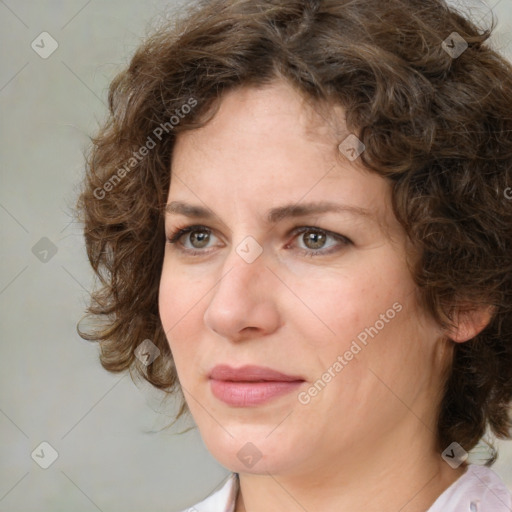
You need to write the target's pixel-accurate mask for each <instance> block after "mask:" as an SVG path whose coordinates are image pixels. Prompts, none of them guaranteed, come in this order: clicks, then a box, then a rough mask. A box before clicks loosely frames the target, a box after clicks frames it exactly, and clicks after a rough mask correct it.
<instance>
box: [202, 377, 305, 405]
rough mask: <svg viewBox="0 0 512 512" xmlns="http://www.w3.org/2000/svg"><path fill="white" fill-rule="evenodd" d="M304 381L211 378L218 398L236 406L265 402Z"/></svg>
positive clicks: (213, 390)
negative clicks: (251, 380) (236, 380)
mask: <svg viewBox="0 0 512 512" xmlns="http://www.w3.org/2000/svg"><path fill="white" fill-rule="evenodd" d="M302 383H303V381H291V382H289V381H286V382H285V381H265V382H233V381H227V380H214V379H211V380H210V384H211V390H212V393H213V394H214V396H215V397H216V398H218V399H219V400H222V401H223V402H225V403H226V404H228V405H232V406H234V407H250V406H254V405H261V404H264V403H266V402H268V401H270V400H272V399H273V398H276V397H278V396H280V395H284V394H287V393H291V392H292V391H295V390H296V389H297V388H298V387H299V386H300V385H301V384H302Z"/></svg>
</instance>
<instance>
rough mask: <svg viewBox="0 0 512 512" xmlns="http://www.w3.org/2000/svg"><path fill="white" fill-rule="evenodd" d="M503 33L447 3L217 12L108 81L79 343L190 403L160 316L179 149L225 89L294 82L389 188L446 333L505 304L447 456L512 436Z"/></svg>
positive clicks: (459, 372)
mask: <svg viewBox="0 0 512 512" xmlns="http://www.w3.org/2000/svg"><path fill="white" fill-rule="evenodd" d="M495 24H496V20H495V19H493V20H492V22H491V24H490V25H491V26H490V27H487V28H482V27H481V26H479V25H477V24H476V23H474V22H472V21H470V20H469V19H467V18H466V17H465V16H464V15H462V14H461V13H459V12H458V11H456V10H455V9H454V8H452V7H449V6H448V5H447V4H446V3H445V2H444V0H387V1H385V2H384V1H382V0H358V1H353V0H325V1H314V0H309V1H308V0H213V1H201V2H195V3H193V4H192V5H189V6H188V7H187V9H186V10H183V12H182V16H180V17H178V18H176V19H175V20H174V21H173V22H171V23H169V24H166V25H165V26H163V27H161V28H159V29H158V30H157V31H156V32H155V33H153V34H152V35H151V36H149V37H148V38H147V39H146V40H145V42H144V43H143V44H142V45H141V46H140V47H139V48H138V50H137V51H136V53H135V55H134V56H133V58H132V60H131V62H130V64H129V66H128V67H127V69H125V70H124V71H122V72H121V73H120V74H118V75H117V76H116V78H115V79H114V80H113V81H112V83H111V86H110V90H109V110H110V113H109V118H108V121H107V122H106V123H105V124H104V125H103V127H102V128H101V129H100V131H99V133H98V135H97V136H96V137H95V138H94V139H93V144H92V147H91V151H90V153H89V154H88V157H87V169H86V177H85V179H84V182H83V186H82V190H81V191H80V196H79V198H78V201H77V212H79V218H80V220H81V221H82V222H83V223H84V235H85V243H86V248H87V254H88V258H89V261H90V263H91V265H92V268H93V269H94V271H95V273H96V274H97V275H98V277H99V278H100V283H101V285H100V287H99V288H97V289H96V290H95V291H94V293H93V294H92V298H91V304H90V306H89V307H88V309H87V313H88V315H94V316H95V317H97V318H98V317H99V318H102V319H103V320H104V321H103V324H102V327H101V328H99V329H96V330H94V331H93V332H89V333H85V332H82V331H81V330H80V328H79V327H78V330H79V333H80V336H82V338H84V339H88V340H94V341H99V342H100V347H101V356H100V358H101V363H102V365H103V367H104V368H105V369H107V370H109V371H111V372H120V371H123V370H125V369H130V372H132V370H135V372H136V374H137V375H139V373H140V375H142V376H143V377H144V378H145V379H146V380H147V381H149V382H150V383H151V384H152V385H153V386H155V387H157V388H159V389H162V390H165V391H166V392H168V393H170V394H178V395H180V396H181V398H182V399H183V395H182V392H181V389H180V386H179V382H178V380H177V375H176V371H175V367H174V363H173V359H172V355H171V352H170V349H169V345H168V343H167V340H166V336H165V333H164V330H163V328H162V325H161V322H160V317H159V311H158V291H159V281H160V275H161V269H162V262H163V255H164V244H165V235H164V222H163V218H164V216H163V208H164V206H165V203H166V194H167V191H168V189H169V186H170V179H171V172H170V162H171V155H172V151H173V146H174V143H175V141H176V137H177V135H178V134H179V133H180V132H182V131H184V130H193V129H195V128H198V127H201V126H203V125H204V124H205V123H207V122H208V121H209V120H210V119H211V118H212V116H213V115H214V114H215V112H216V109H217V108H218V106H219V100H220V99H221V97H222V95H223V93H224V92H226V91H228V90H230V89H233V88H236V87H239V86H253V87H258V86H262V85H264V84H269V83H271V82H273V81H275V80H276V79H285V80H287V81H289V82H290V83H291V84H293V85H294V86H295V87H296V89H297V90H298V91H300V92H301V93H302V94H303V95H304V96H305V97H306V98H309V100H310V101H311V102H312V103H314V104H317V105H320V104H324V105H325V104H330V105H333V104H339V105H341V106H342V107H343V108H344V109H345V114H346V124H347V127H348V129H349V130H350V131H351V132H354V133H357V134H358V137H359V138H360V139H361V141H362V142H363V143H364V144H365V146H366V149H365V151H364V152H363V153H362V155H361V157H360V158H361V160H362V162H363V164H364V165H365V166H366V167H367V168H368V169H370V170H372V171H373V172H376V173H378V174H379V175H381V176H383V177H385V178H386V179H388V180H389V181H390V182H391V183H392V185H393V209H394V212H395V215H396V217H397V219H398V220H399V221H400V223H401V224H402V225H403V227H404V229H405V231H406V233H407V235H408V237H409V239H410V241H411V242H412V243H413V244H414V246H416V247H417V248H418V251H419V252H418V254H420V257H419V259H418V260H417V262H416V263H414V266H412V267H411V272H412V274H413V278H414V280H415V282H416V284H417V286H418V293H419V295H420V298H421V302H422V305H423V306H424V308H425V309H426V311H428V312H429V313H430V314H431V315H432V316H433V317H434V318H435V319H436V320H437V321H438V323H439V325H440V326H443V327H448V326H452V325H454V322H455V318H456V314H457V312H460V311H463V310H464V311H467V310H471V309H472V308H477V307H479V306H482V305H491V306H492V307H493V308H494V309H493V315H492V318H491V320H490V322H489V324H488V325H487V326H486V327H485V328H484V329H483V330H482V331H481V332H480V333H479V334H478V335H477V336H475V337H474V338H472V339H471V340H469V341H467V342H465V343H454V351H453V361H452V366H451V371H450V374H449V375H447V377H446V383H445V387H444V390H443V392H444V396H443V397H442V400H441V403H440V407H439V417H438V429H437V438H438V443H439V447H440V448H441V449H443V448H444V447H446V446H448V445H449V444H450V443H451V442H452V441H454V440H456V441H457V442H458V443H459V444H460V445H462V446H463V447H464V448H465V449H466V450H467V451H469V450H470V449H472V448H473V447H475V445H476V444H477V443H478V442H479V440H480V439H481V438H482V437H483V435H484V434H485V432H486V429H487V428H488V427H489V428H490V430H491V431H492V433H493V434H494V435H496V436H497V437H499V438H503V439H504V438H510V436H511V432H510V428H511V426H512V423H511V418H510V404H511V401H512V201H511V200H510V195H507V193H506V191H507V190H509V191H510V190H511V189H510V186H511V185H512V66H511V64H510V63H509V62H508V61H507V60H506V59H505V58H503V57H502V56H501V55H500V54H499V53H497V52H496V51H495V50H493V49H492V48H491V47H490V46H489V44H488V41H487V40H488V38H489V36H490V34H491V33H492V31H493V30H494V27H495ZM454 33H456V34H454ZM185 106H187V108H185ZM145 339H150V340H151V341H152V342H153V343H154V344H155V345H156V346H157V347H158V348H159V350H160V353H161V357H158V358H156V359H155V360H154V361H153V362H152V364H150V365H148V366H145V365H143V364H141V363H140V361H138V359H137V358H136V357H135V354H134V352H135V349H136V348H137V347H138V346H139V344H140V343H141V342H142V340H145ZM185 410H186V404H185V402H184V400H183V401H182V405H181V409H180V411H179V414H178V416H180V415H181V414H182V413H183V412H184V411H185ZM495 458H496V453H494V454H493V455H492V456H491V458H490V459H489V460H487V465H491V464H492V463H493V462H494V460H495Z"/></svg>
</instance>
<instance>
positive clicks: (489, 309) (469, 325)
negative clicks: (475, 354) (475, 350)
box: [447, 306, 495, 343]
mask: <svg viewBox="0 0 512 512" xmlns="http://www.w3.org/2000/svg"><path fill="white" fill-rule="evenodd" d="M494 311H495V308H494V307H493V306H481V307H479V308H476V309H471V310H461V311H459V312H457V313H456V315H455V326H454V327H453V328H451V329H449V330H448V331H447V334H448V336H449V337H450V339H451V340H452V341H455V342H456V343H463V342H465V341H468V340H470V339H472V338H474V337H475V336H476V335H477V334H479V333H480V332H482V331H483V330H484V329H485V328H486V327H487V325H489V322H490V321H491V319H492V317H493V314H494Z"/></svg>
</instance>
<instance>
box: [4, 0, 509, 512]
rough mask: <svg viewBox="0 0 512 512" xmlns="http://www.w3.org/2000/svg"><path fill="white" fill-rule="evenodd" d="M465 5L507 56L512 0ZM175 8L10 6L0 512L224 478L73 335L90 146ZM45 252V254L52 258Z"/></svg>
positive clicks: (197, 492) (162, 503)
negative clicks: (116, 89)
mask: <svg viewBox="0 0 512 512" xmlns="http://www.w3.org/2000/svg"><path fill="white" fill-rule="evenodd" d="M457 3H458V4H459V5H465V6H468V5H470V6H471V12H472V15H473V16H474V17H475V18H477V19H478V18H481V17H488V15H489V12H490V9H493V10H494V13H495V14H496V15H497V17H498V19H499V20H500V24H499V27H498V30H497V32H496V35H495V38H494V43H493V44H494V45H495V47H497V48H498V49H500V50H501V51H502V52H503V53H504V54H506V55H507V56H508V57H509V58H512V0H501V1H499V0H489V1H488V2H487V3H484V2H483V1H480V0H474V1H473V0H472V1H471V3H468V2H467V1H465V2H462V1H459V2H457ZM176 5H177V3H176V2H170V1H157V0H152V1H151V0H137V1H121V0H90V1H86V0H70V1H67V2H64V1H58V0H47V1H39V2H37V3H36V2H29V1H28V0H19V1H15V0H6V1H0V48H1V50H0V51H1V55H2V63H3V65H2V67H1V69H0V105H1V113H2V114H1V118H0V119H1V121H0V129H1V139H0V140H1V151H0V170H1V171H0V172H1V186H0V223H1V224H0V225H1V237H2V245H1V247H2V249H1V258H2V260H1V261H2V264H1V267H0V311H1V315H2V318H1V334H2V343H1V348H2V356H1V358H0V372H1V373H0V375H1V387H0V389H1V395H0V432H1V437H0V511H10V512H15V511H25V512H26V511H32V510H33V511H50V510H51V511H58V510H63V511H64V510H68V511H69V510H74V511H75V512H82V511H83V512H86V511H87V512H88V511H95V510H100V511H103V512H106V511H123V512H130V511H138V510H146V511H148V512H149V511H168V512H173V511H176V510H180V509H181V508H185V507H186V506H189V505H191V504H193V503H195V502H196V501H198V500H199V499H201V498H202V497H204V496H205V495H206V494H208V493H210V492H211V491H212V490H213V489H214V488H215V487H216V486H217V485H218V484H219V482H221V481H222V480H223V477H224V476H225V475H227V474H228V471H227V470H226V469H224V468H222V467H221V466H220V465H219V464H218V463H217V462H216V461H215V460H213V458H212V457H211V456H210V455H209V454H208V452H207V451H206V449H205V448H204V446H203V444H202V442H201V439H200V437H199V434H198V432H197V430H195V429H193V430H191V431H189V432H187V433H184V434H178V433H177V432H179V431H180V430H183V429H184V428H186V427H187V426H190V425H191V422H190V421H188V422H187V421H184V422H180V423H179V425H178V427H173V429H171V430H165V431H161V432H158V430H159V429H161V428H162V427H164V425H166V424H167V423H169V422H170V421H171V419H172V412H173V407H174V405H173V404H172V403H169V404H168V405H167V406H165V404H163V403H162V402H161V399H162V395H161V394H160V393H159V392H156V391H155V390H152V389H150V388H149V386H148V385H147V384H146V385H145V384H144V383H138V385H135V384H134V382H132V380H131V378H130V376H129V375H128V374H124V376H123V375H122V374H120V375H112V374H109V373H107V372H105V371H104V370H103V369H102V368H101V366H100V364H99V361H98V347H97V346H96V344H95V343H91V342H86V341H84V340H82V339H81V338H80V337H79V336H78V335H77V333H76V330H75V326H76V323H77V321H78V320H79V319H80V318H81V316H82V314H83V311H84V309H85V306H86V304H87V296H88V290H90V289H91V287H92V286H93V284H94V281H93V277H92V272H91V270H90V268H89V264H88V262H87V260H86V255H85V250H84V245H83V242H82V235H81V232H80V226H79V225H77V224H76V223H73V222H72V217H71V214H70V208H72V207H73V205H74V201H75V197H76V192H77V185H78V183H79V181H80V179H81V175H82V172H83V152H84V150H85V148H86V147H87V144H88V136H89V135H92V134H94V133H95V132H96V129H97V126H98V123H101V121H102V120H104V119H105V114H106V106H105V103H106V97H107V96H106V90H107V87H108V84H109V82H110V80H111V79H112V78H113V76H114V75H115V74H116V72H117V71H119V70H120V69H122V67H123V66H124V65H125V64H126V63H127V62H128V60H129V58H130V56H131V54H132V53H133V51H134V50H135V48H136V47H137V45H138V44H139V42H140V40H141V39H142V38H143V37H144V35H145V34H146V33H147V31H148V30H150V29H151V26H152V24H154V23H157V22H158V21H159V19H160V17H161V16H172V11H173V9H175V8H176ZM42 32H48V33H49V34H51V36H52V37H53V38H54V39H55V40H56V41H57V43H58V48H57V50H56V51H55V52H54V53H53V54H52V55H50V56H49V57H48V58H46V59H43V58H41V57H40V56H39V55H38V54H37V53H36V52H35V51H34V50H33V49H32V47H31V43H32V41H34V40H36V42H37V41H40V38H39V37H38V36H39V35H40V34H41V33H42ZM48 48H49V40H46V43H45V49H42V48H41V49H40V51H47V50H48ZM43 237H46V238H47V239H49V241H50V242H48V241H47V240H43V241H40V240H41V239H42V238H43ZM36 244H39V245H37V246H36ZM34 246H36V249H34V251H33V247H34ZM52 247H54V248H56V249H57V252H56V254H54V255H53V254H52V251H51V249H52ZM37 249H39V250H42V249H47V250H49V251H50V252H49V253H48V255H47V256H46V258H47V261H41V258H43V253H41V252H39V254H38V250H37ZM34 252H35V253H36V254H34ZM43 259H44V258H43ZM43 441H46V442H48V443H50V445H51V446H52V447H53V448H54V449H55V450H56V451H57V453H58V457H57V459H56V460H55V462H54V463H53V464H52V465H51V466H50V467H49V468H48V469H42V468H41V467H40V466H39V465H38V464H36V462H35V461H34V460H33V458H32V457H31V454H32V452H33V451H34V450H36V451H35V454H36V455H34V459H37V460H38V461H40V462H44V460H46V461H49V460H50V459H49V456H50V452H49V451H48V449H46V451H45V450H43V452H41V448H38V447H39V445H40V443H41V442H43ZM498 446H499V447H500V449H501V454H500V458H499V460H498V462H497V463H496V464H495V465H494V466H493V469H494V470H495V471H496V472H497V473H498V474H499V475H500V476H501V477H502V478H503V479H504V480H505V482H506V483H507V485H508V486H509V487H510V488H511V489H512V443H510V442H504V443H503V442H502V443H498ZM42 453H44V456H43V455H41V454H42ZM480 453H482V452H481V450H480V449H477V450H475V451H474V453H472V454H471V458H472V460H473V461H474V462H478V460H480V459H479V454H480ZM37 454H39V457H37ZM45 458H46V459H45Z"/></svg>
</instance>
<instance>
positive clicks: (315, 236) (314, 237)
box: [306, 233, 325, 249]
mask: <svg viewBox="0 0 512 512" xmlns="http://www.w3.org/2000/svg"><path fill="white" fill-rule="evenodd" d="M324 238H325V235H324V234H323V233H310V234H309V235H308V236H307V238H306V240H307V242H308V243H309V242H311V243H312V245H313V247H311V248H312V249H318V248H320V247H322V245H323V244H324ZM308 243H306V245H308Z"/></svg>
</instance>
